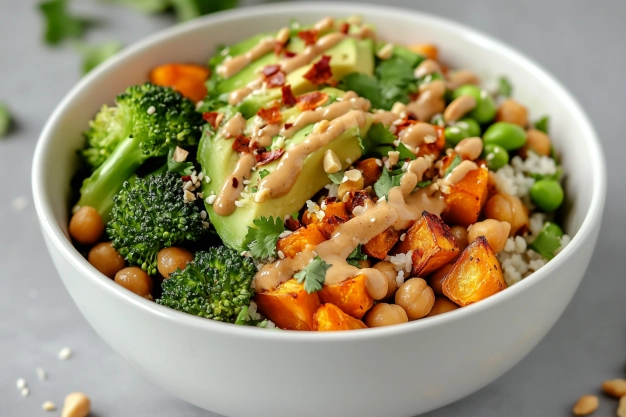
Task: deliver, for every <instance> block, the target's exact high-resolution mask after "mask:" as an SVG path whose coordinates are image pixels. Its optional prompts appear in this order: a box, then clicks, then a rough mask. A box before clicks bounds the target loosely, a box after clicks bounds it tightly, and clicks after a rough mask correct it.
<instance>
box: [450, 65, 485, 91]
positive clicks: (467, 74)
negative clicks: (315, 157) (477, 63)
mask: <svg viewBox="0 0 626 417" xmlns="http://www.w3.org/2000/svg"><path fill="white" fill-rule="evenodd" d="M465 84H475V85H478V84H480V80H479V79H478V77H477V76H476V74H474V73H473V72H472V71H469V70H459V71H454V72H453V73H452V74H450V75H449V76H448V81H447V83H446V85H447V86H448V89H450V90H456V89H457V88H459V87H460V86H462V85H465Z"/></svg>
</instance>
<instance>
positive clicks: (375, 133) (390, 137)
mask: <svg viewBox="0 0 626 417" xmlns="http://www.w3.org/2000/svg"><path fill="white" fill-rule="evenodd" d="M367 137H368V138H370V140H371V141H372V144H374V145H376V146H379V145H391V144H392V143H393V141H394V140H396V139H397V137H396V135H394V134H393V133H391V132H390V131H389V129H387V128H386V127H385V125H384V124H382V123H374V124H373V125H372V127H370V130H369V132H368V133H367Z"/></svg>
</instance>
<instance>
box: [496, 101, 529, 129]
mask: <svg viewBox="0 0 626 417" xmlns="http://www.w3.org/2000/svg"><path fill="white" fill-rule="evenodd" d="M496 121H498V122H509V123H514V124H516V125H518V126H521V127H525V126H526V125H527V124H528V110H526V107H524V106H522V105H521V104H519V103H518V102H517V101H515V100H513V99H511V98H507V99H506V100H504V101H503V102H502V104H501V105H500V108H499V109H498V112H497V113H496Z"/></svg>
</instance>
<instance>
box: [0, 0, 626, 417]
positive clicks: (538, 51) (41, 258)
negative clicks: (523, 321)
mask: <svg viewBox="0 0 626 417" xmlns="http://www.w3.org/2000/svg"><path fill="white" fill-rule="evenodd" d="M36 3H37V2H36V1H32V0H29V1H26V0H23V1H22V0H20V1H11V0H0V101H4V102H6V103H8V104H9V105H10V107H11V109H12V111H13V113H14V115H15V116H16V118H17V119H18V129H17V130H16V131H15V133H14V134H13V135H11V136H10V137H9V138H7V139H6V140H4V141H2V142H0V196H2V197H0V271H1V272H0V416H16V417H21V416H33V415H40V414H41V413H44V412H43V411H41V408H40V407H41V404H42V403H43V402H44V401H46V400H51V401H53V402H55V403H56V404H57V405H59V406H60V405H61V404H62V401H63V398H64V396H65V394H67V393H69V392H71V391H75V390H81V391H84V392H85V393H87V394H88V395H89V396H90V397H91V398H92V401H93V410H94V412H93V413H92V415H95V416H97V417H104V416H118V417H125V416H155V417H161V416H163V417H165V416H181V417H183V416H184V417H187V416H189V417H192V416H203V417H212V416H214V415H212V414H211V413H208V412H205V411H203V410H200V409H197V408H195V407H193V406H190V405H187V404H185V403H183V402H181V401H179V400H177V399H175V398H173V397H171V396H170V395H169V394H166V393H165V392H163V391H162V390H161V389H159V388H157V387H155V386H153V385H151V384H150V383H149V382H147V381H146V380H144V379H143V378H142V377H141V376H140V375H139V374H138V373H137V371H136V370H135V369H134V368H132V366H131V365H130V364H128V363H127V362H125V361H124V360H123V359H122V358H120V357H118V356H117V355H116V354H115V353H113V351H112V350H111V349H110V348H109V347H108V346H106V345H105V344H104V342H102V341H101V339H100V338H99V337H98V336H97V335H96V334H95V333H94V332H93V331H92V330H91V328H90V327H89V326H88V324H87V323H86V322H85V320H84V319H83V318H82V316H80V314H79V313H78V311H77V310H76V308H75V307H74V305H73V303H72V301H71V300H70V298H69V296H68V295H67V293H66V292H65V290H64V288H63V287H62V285H61V281H60V280H59V278H58V276H57V274H56V272H55V271H54V269H53V266H52V264H51V261H50V259H49V257H48V254H47V252H46V250H45V248H44V245H43V242H42V240H41V235H40V232H39V230H38V226H37V221H36V217H35V212H34V209H33V207H32V198H31V196H30V194H31V191H30V165H31V159H32V151H33V148H34V145H35V142H36V139H37V136H38V134H39V131H40V130H41V128H42V126H43V124H44V122H45V120H46V118H47V117H48V115H49V114H50V112H51V111H52V109H53V108H54V106H55V105H56V104H57V103H58V102H59V100H60V99H61V97H62V96H63V95H64V94H65V93H66V92H67V91H68V90H69V89H70V88H71V87H72V85H73V84H74V83H75V82H76V81H77V80H78V78H79V76H80V75H79V73H80V71H79V67H80V63H79V58H78V56H77V54H75V53H74V51H72V49H71V48H70V47H68V46H67V45H65V46H63V47H60V48H53V49H51V48H46V47H45V46H44V45H43V43H42V42H41V40H40V39H41V30H42V22H41V19H40V16H39V14H38V12H37V10H36ZM252 3H253V2H252V1H248V2H245V4H252ZM254 3H255V4H256V3H259V2H258V1H255V2H254ZM378 3H379V4H380V2H378ZM386 3H387V4H390V5H392V4H393V5H397V6H403V7H408V8H414V9H419V10H422V11H426V12H430V13H434V14H438V15H441V16H444V17H449V18H452V19H455V20H458V21H462V22H464V23H466V24H468V25H470V26H473V27H475V28H477V29H479V30H482V31H484V32H486V33H488V34H491V35H494V36H496V37H498V38H500V39H502V40H503V41H505V42H507V43H509V44H510V45H512V46H514V47H516V48H517V49H518V50H520V51H522V52H523V53H525V54H527V55H529V56H530V57H531V58H534V59H535V60H536V61H537V62H539V63H540V64H541V65H542V66H544V67H545V68H547V69H548V70H549V71H550V72H552V73H553V74H554V75H556V76H557V78H559V79H560V80H561V81H562V82H563V83H564V84H565V86H566V87H567V88H569V89H570V90H571V91H572V92H573V93H574V95H575V96H576V97H577V98H578V100H579V101H580V102H581V103H582V104H583V107H585V109H586V110H587V111H588V113H589V115H590V116H591V119H592V120H593V122H594V124H595V126H596V129H597V131H598V133H599V135H600V138H601V140H602V142H603V145H604V149H605V153H606V156H607V162H608V172H609V193H608V201H607V208H606V213H605V221H604V224H603V228H602V232H601V236H600V239H599V242H598V247H597V250H596V253H595V255H594V257H593V260H592V262H591V265H590V268H589V271H588V272H587V276H586V278H585V280H584V281H583V283H582V285H581V287H580V289H579V291H578V293H577V294H576V296H575V298H574V300H573V301H572V304H571V305H570V306H569V308H568V309H567V310H566V312H565V314H564V315H563V317H562V318H561V320H560V321H559V322H558V323H557V325H556V326H555V327H554V329H553V330H552V331H551V332H550V333H549V334H548V336H547V337H546V338H545V339H544V340H543V342H542V343H541V344H540V345H539V346H538V347H537V348H536V349H535V350H534V351H533V352H532V353H531V354H530V355H529V356H528V357H527V358H526V359H524V360H523V361H522V362H521V363H520V364H519V365H518V366H516V367H515V368H514V369H513V370H512V371H510V372H509V373H507V374H506V375H505V376H503V377H502V378H500V379H499V380H497V381H496V382H494V383H493V384H491V385H490V386H488V387H486V388H485V389H483V390H481V391H479V392H478V393H476V394H474V395H472V396H470V397H468V398H466V399H464V400H462V401H459V402H457V403H455V404H453V405H451V406H448V407H445V408H443V409H440V410H438V411H434V412H432V413H430V414H427V416H429V417H443V416H457V415H463V416H476V417H478V416H481V417H490V416H494V417H495V416H498V417H500V416H511V417H513V416H568V415H571V412H570V408H571V405H572V403H573V402H574V401H575V400H576V398H578V396H579V395H582V394H585V393H595V392H596V391H598V387H599V384H600V383H601V382H602V380H604V379H608V378H613V377H626V369H625V366H624V365H625V364H626V279H625V278H624V271H625V269H626V268H625V267H626V260H625V259H626V258H625V257H624V255H625V254H626V253H625V252H626V251H625V250H624V243H626V238H625V237H624V236H625V232H626V230H625V229H626V219H624V214H623V213H624V209H625V208H626V207H625V206H626V195H625V192H624V186H623V181H624V177H625V176H626V175H625V174H626V169H625V168H624V167H625V164H624V161H625V160H626V146H625V145H624V141H625V140H626V138H625V137H624V133H623V131H624V129H623V127H622V126H623V125H624V115H625V110H626V109H625V106H624V104H623V100H624V95H625V93H626V81H625V80H626V77H624V75H623V73H622V72H623V71H624V68H626V53H624V48H623V44H622V42H623V40H624V39H626V27H625V25H624V21H623V20H624V16H626V3H624V2H623V1H618V0H614V1H610V0H603V1H596V2H593V3H592V2H581V1H571V0H561V1H559V0H544V1H538V0H532V1H531V0H528V1H525V2H513V1H498V0H480V1H474V2H472V5H469V4H463V3H465V2H463V3H461V2H455V1H452V0H428V1H412V0H405V1H389V2H386ZM467 3H469V2H467ZM74 4H75V9H76V10H77V11H80V12H82V13H83V14H87V15H89V14H91V15H93V16H98V17H101V18H102V19H103V22H102V25H101V26H100V27H98V28H96V29H94V30H92V31H90V32H89V34H88V38H89V39H90V40H93V41H102V40H108V39H111V38H115V39H119V40H121V41H123V42H125V43H126V44H129V43H131V42H133V41H136V40H139V39H141V38H143V37H145V36H146V35H148V34H151V33H153V32H155V31H157V30H159V29H161V28H163V27H166V26H169V25H170V24H171V23H172V21H173V19H171V18H170V17H167V16H166V17H163V16H152V17H146V16H143V15H140V14H137V13H135V12H133V11H130V10H128V9H125V8H121V7H117V6H112V5H107V4H103V3H101V2H97V1H95V0H82V1H81V0H76V1H74ZM355 12H357V13H358V3H355ZM408 41H410V40H407V42H408ZM571 141H572V146H576V138H575V137H573V138H571ZM580 169H582V170H584V169H585V167H584V166H582V167H580ZM20 197H25V200H24V201H25V202H26V206H25V208H24V209H23V210H16V208H17V207H15V204H16V202H17V201H20V200H21V199H20ZM129 342H130V341H129ZM65 346H69V347H71V348H72V350H73V351H74V356H73V357H72V358H71V359H69V360H68V361H65V362H62V361H59V360H58V359H57V357H56V355H57V353H58V351H59V350H60V349H61V348H63V347H65ZM154 348H155V349H158V343H155V347H154ZM459 349H462V341H459ZM416 360H428V358H420V357H419V355H417V356H416ZM36 367H43V368H44V369H46V371H47V372H48V374H49V378H48V380H46V381H43V382H42V381H39V380H38V379H37V376H36V373H35V368H36ZM20 377H23V378H25V379H26V380H27V381H28V382H29V387H30V391H31V394H30V396H29V397H28V398H21V396H20V395H19V392H18V390H17V389H16V387H15V381H16V380H17V378H20ZM242 377H245V376H242ZM207 378H211V376H210V375H207ZM259 382H260V383H262V381H261V380H260V381H259ZM285 395H288V392H285ZM242 396H243V394H242ZM311 400H312V401H315V396H314V393H312V397H311ZM242 401H245V398H244V397H242ZM616 405H617V403H616V401H614V400H612V399H608V398H601V405H600V409H599V411H598V412H597V413H596V414H595V415H597V416H612V415H614V414H615V411H614V410H615V407H616ZM260 406H262V405H260ZM52 415H54V414H52ZM56 415H60V412H59V411H57V412H56ZM294 415H297V413H294ZM381 417H382V416H381Z"/></svg>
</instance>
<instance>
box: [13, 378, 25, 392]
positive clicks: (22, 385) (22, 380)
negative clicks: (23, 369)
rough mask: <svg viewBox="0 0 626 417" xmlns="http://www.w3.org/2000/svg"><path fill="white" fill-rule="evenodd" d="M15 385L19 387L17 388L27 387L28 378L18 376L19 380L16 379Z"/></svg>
mask: <svg viewBox="0 0 626 417" xmlns="http://www.w3.org/2000/svg"><path fill="white" fill-rule="evenodd" d="M15 386H16V387H17V389H22V388H25V387H26V380H25V379H24V378H18V380H17V381H15Z"/></svg>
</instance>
